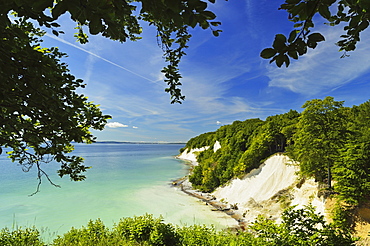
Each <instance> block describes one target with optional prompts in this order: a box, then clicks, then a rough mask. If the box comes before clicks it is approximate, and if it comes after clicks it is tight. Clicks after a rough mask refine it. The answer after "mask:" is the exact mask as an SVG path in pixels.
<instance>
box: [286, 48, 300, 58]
mask: <svg viewBox="0 0 370 246" xmlns="http://www.w3.org/2000/svg"><path fill="white" fill-rule="evenodd" d="M288 55H289V56H290V57H291V58H293V59H296V60H297V59H298V52H297V51H296V50H289V51H288Z"/></svg>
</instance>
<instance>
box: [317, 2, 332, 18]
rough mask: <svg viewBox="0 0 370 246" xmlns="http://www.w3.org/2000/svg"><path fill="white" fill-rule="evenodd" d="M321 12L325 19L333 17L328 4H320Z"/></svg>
mask: <svg viewBox="0 0 370 246" xmlns="http://www.w3.org/2000/svg"><path fill="white" fill-rule="evenodd" d="M319 13H320V15H321V16H322V17H324V18H325V19H327V20H329V19H330V17H331V13H330V10H329V6H327V5H320V6H319Z"/></svg>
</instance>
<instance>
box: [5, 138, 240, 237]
mask: <svg viewBox="0 0 370 246" xmlns="http://www.w3.org/2000/svg"><path fill="white" fill-rule="evenodd" d="M181 147H183V145H178V144H108V143H95V144H92V145H82V144H77V145H76V146H75V151H74V153H73V154H74V155H79V156H82V157H84V158H85V164H86V165H88V166H92V168H91V169H90V170H89V171H88V172H87V180H85V181H82V182H72V181H69V179H68V177H65V178H63V179H60V178H59V177H58V176H57V175H56V172H55V171H56V169H57V167H58V166H57V165H53V164H49V166H47V167H45V170H46V171H47V172H48V173H49V174H50V177H51V179H52V180H53V181H54V182H55V183H57V184H59V185H61V188H56V187H54V186H52V185H50V184H49V183H48V182H47V181H46V180H44V181H43V183H42V186H41V191H40V192H39V193H37V194H36V195H34V196H28V195H29V194H31V193H33V192H34V191H35V189H36V186H37V180H36V177H37V176H36V170H31V171H29V172H28V173H24V172H22V170H21V168H20V167H19V166H17V164H16V163H12V162H11V161H10V160H9V159H8V158H6V154H5V153H3V154H2V155H1V156H0V185H1V188H0V204H1V205H0V228H3V227H9V228H15V227H16V226H22V227H24V226H33V225H35V226H36V227H38V228H39V229H41V230H42V228H47V229H46V231H47V232H48V233H49V234H50V235H51V234H53V233H58V234H61V233H64V232H66V231H68V230H69V229H70V228H71V227H77V228H80V227H81V226H82V225H86V224H87V222H88V221H89V220H90V219H97V218H100V219H102V220H103V221H104V223H105V224H106V225H108V226H112V225H113V224H114V223H115V222H118V221H119V219H120V218H122V217H131V216H134V215H143V214H145V213H150V214H154V215H155V216H156V217H158V216H163V218H164V220H165V221H166V222H169V223H173V224H179V225H190V224H207V225H210V224H213V225H215V226H216V227H225V226H231V225H234V224H235V221H234V220H232V219H231V218H229V217H227V216H226V215H225V214H223V213H220V212H214V211H211V210H210V208H209V207H208V206H206V205H204V204H203V203H201V202H200V201H198V200H197V199H195V198H193V197H189V196H187V195H185V194H184V193H182V192H181V191H179V190H177V189H176V188H173V187H171V185H170V183H171V180H174V179H176V178H179V177H182V176H185V175H186V174H187V172H188V170H187V166H186V165H185V164H184V162H182V161H180V160H177V159H175V158H174V156H175V155H177V154H178V150H179V149H180V148H181Z"/></svg>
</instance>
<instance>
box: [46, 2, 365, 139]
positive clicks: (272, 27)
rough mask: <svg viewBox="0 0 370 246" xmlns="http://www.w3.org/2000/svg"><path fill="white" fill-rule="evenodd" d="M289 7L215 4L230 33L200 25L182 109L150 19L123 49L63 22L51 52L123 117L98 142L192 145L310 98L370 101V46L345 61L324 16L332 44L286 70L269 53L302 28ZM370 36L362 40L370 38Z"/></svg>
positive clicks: (108, 110) (184, 69)
mask: <svg viewBox="0 0 370 246" xmlns="http://www.w3.org/2000/svg"><path fill="white" fill-rule="evenodd" d="M281 3H282V1H268V0H243V1H241V0H239V1H237V0H229V1H228V2H226V1H222V0H218V1H216V4H214V5H212V4H211V5H210V9H211V10H212V11H213V12H214V13H216V15H217V16H218V17H217V20H219V21H221V22H222V25H221V29H222V30H223V32H222V33H221V35H220V36H219V37H214V36H213V35H212V33H211V31H210V30H202V29H200V28H196V29H194V30H191V34H192V35H193V37H192V39H191V41H190V43H189V46H190V47H189V49H188V50H187V51H186V52H187V56H185V57H184V59H183V60H182V62H181V65H180V69H181V73H182V76H183V79H182V84H183V86H182V92H183V94H184V95H185V96H186V100H185V101H184V102H183V104H181V105H173V104H170V98H169V95H168V94H167V93H165V92H164V88H165V87H166V86H165V83H164V82H163V75H162V74H161V73H160V71H161V69H162V67H163V66H165V65H166V64H165V62H164V61H163V59H162V51H161V49H160V48H159V47H158V45H157V41H156V36H155V35H156V32H155V30H154V29H152V28H149V27H147V25H146V24H145V23H144V25H143V27H144V32H143V39H142V40H140V41H137V42H127V43H123V44H122V43H119V42H114V41H110V40H107V39H105V38H103V37H100V36H90V42H89V43H88V44H86V45H80V44H78V43H77V42H76V41H75V40H74V38H73V33H74V32H75V30H74V29H73V27H74V24H72V23H71V22H69V21H68V18H66V17H64V18H62V19H61V20H60V23H61V24H62V29H63V30H64V31H65V33H66V34H64V35H61V36H60V37H59V38H56V37H55V36H53V35H48V36H46V37H45V38H44V40H45V42H44V46H45V47H50V46H57V47H59V48H60V50H61V51H63V52H65V53H67V54H68V55H69V57H68V58H66V59H65V61H66V62H67V63H68V64H69V69H70V70H71V72H72V73H73V74H74V75H75V76H76V77H77V78H81V79H83V80H84V81H85V82H86V83H87V87H86V88H85V89H83V90H81V91H80V92H81V93H83V94H85V95H86V96H88V97H89V100H90V101H93V102H94V103H96V104H99V105H100V108H101V109H102V110H103V113H104V114H110V115H111V116H112V117H113V118H112V119H111V120H109V124H108V125H107V127H106V128H105V129H104V130H103V131H93V133H94V135H95V136H97V137H98V140H100V141H103V140H111V141H146V142H153V141H165V142H186V141H187V140H188V139H190V138H192V137H194V136H197V135H199V134H201V133H204V132H209V131H215V130H216V129H217V128H218V127H220V125H225V124H230V123H232V122H233V121H235V120H245V119H249V118H261V119H265V118H266V117H267V116H270V115H276V114H281V113H285V112H287V111H289V110H290V109H295V110H301V106H302V105H303V103H304V102H305V101H307V100H311V99H314V98H324V97H326V96H333V97H334V98H335V100H344V101H345V102H346V103H345V105H346V106H352V105H358V104H360V103H363V102H365V101H367V100H369V91H370V83H369V82H370V56H369V54H370V43H369V42H364V41H362V42H360V43H359V45H358V47H357V50H356V51H355V52H352V53H351V54H350V55H351V56H350V57H348V58H344V59H340V56H341V55H342V53H340V52H338V47H337V46H336V45H335V43H336V42H337V41H338V40H339V36H340V35H341V34H342V32H343V31H342V30H341V29H340V28H337V27H335V28H333V27H328V26H326V25H324V24H323V23H324V21H323V20H321V19H317V25H316V27H315V29H314V30H317V31H320V32H321V33H322V34H324V36H325V38H326V40H327V41H326V42H323V43H319V45H318V47H317V48H316V49H314V50H312V49H310V50H309V52H308V54H306V55H305V56H304V57H301V58H300V59H299V60H298V61H293V62H292V63H291V65H290V66H289V68H285V67H284V68H278V67H276V66H275V65H271V64H269V62H268V60H264V59H262V58H260V57H259V53H260V51H261V50H262V49H264V48H267V47H271V44H272V42H273V39H274V36H275V34H278V33H283V34H286V35H288V34H289V32H290V31H291V30H292V26H293V25H292V23H291V22H289V20H288V18H287V14H286V12H284V11H282V10H278V8H279V4H281ZM369 38H370V33H369V30H367V31H365V32H364V33H363V34H362V36H361V40H369Z"/></svg>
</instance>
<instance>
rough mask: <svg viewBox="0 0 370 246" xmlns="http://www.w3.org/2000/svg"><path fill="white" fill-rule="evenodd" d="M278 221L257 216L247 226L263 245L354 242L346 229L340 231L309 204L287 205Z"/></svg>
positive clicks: (344, 243) (345, 243) (346, 243)
mask: <svg viewBox="0 0 370 246" xmlns="http://www.w3.org/2000/svg"><path fill="white" fill-rule="evenodd" d="M281 219H282V221H281V223H280V224H276V223H275V222H274V221H272V220H269V219H267V218H264V217H263V216H259V217H258V218H257V220H256V221H255V222H254V223H253V224H252V225H251V226H250V229H252V231H254V232H255V233H256V236H257V237H258V238H259V239H261V240H262V241H263V245H302V246H303V245H307V246H309V245H315V246H316V245H322V246H324V245H328V246H329V245H355V242H356V239H355V238H353V237H352V236H351V234H350V233H349V231H341V230H338V229H337V228H335V227H334V226H333V225H332V224H327V223H326V222H325V219H324V216H323V215H319V214H315V211H314V208H313V207H312V206H307V207H305V208H303V209H296V208H295V207H289V208H288V209H286V210H285V211H284V212H283V214H282V216H281Z"/></svg>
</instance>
